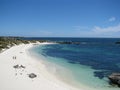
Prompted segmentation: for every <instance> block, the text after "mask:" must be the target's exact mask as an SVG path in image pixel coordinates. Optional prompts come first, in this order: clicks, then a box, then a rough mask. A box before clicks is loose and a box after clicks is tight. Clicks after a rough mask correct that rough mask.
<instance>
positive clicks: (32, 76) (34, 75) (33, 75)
mask: <svg viewBox="0 0 120 90" xmlns="http://www.w3.org/2000/svg"><path fill="white" fill-rule="evenodd" d="M28 76H29V78H35V77H37V75H36V74H34V73H31V74H28Z"/></svg>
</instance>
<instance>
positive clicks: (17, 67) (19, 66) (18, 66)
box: [13, 64, 25, 69]
mask: <svg viewBox="0 0 120 90" xmlns="http://www.w3.org/2000/svg"><path fill="white" fill-rule="evenodd" d="M13 68H15V69H20V68H25V66H23V65H18V64H17V65H15V66H13Z"/></svg>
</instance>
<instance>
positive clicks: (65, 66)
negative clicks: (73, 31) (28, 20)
mask: <svg viewBox="0 0 120 90" xmlns="http://www.w3.org/2000/svg"><path fill="white" fill-rule="evenodd" d="M26 39H32V40H33V39H35V40H49V41H72V42H80V44H79V45H75V44H48V45H40V46H35V47H33V48H32V49H31V50H30V51H31V52H33V53H34V54H36V56H37V57H38V58H39V56H40V57H42V58H43V60H44V61H45V62H47V63H46V67H48V71H49V72H51V73H52V74H54V75H56V76H57V77H58V78H60V79H61V80H63V81H64V82H66V83H69V84H70V85H73V86H75V87H77V88H79V87H81V86H83V87H88V88H90V90H96V89H97V90H119V89H120V88H118V87H116V86H112V85H110V84H109V80H108V76H109V75H110V74H111V73H114V72H120V45H118V44H115V42H117V41H120V38H26Z"/></svg>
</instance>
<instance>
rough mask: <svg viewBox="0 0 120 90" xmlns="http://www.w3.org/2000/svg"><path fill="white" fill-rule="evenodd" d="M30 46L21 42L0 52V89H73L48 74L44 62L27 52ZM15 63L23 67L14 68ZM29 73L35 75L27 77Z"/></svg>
mask: <svg viewBox="0 0 120 90" xmlns="http://www.w3.org/2000/svg"><path fill="white" fill-rule="evenodd" d="M44 44H45V43H44ZM32 46H33V44H26V45H25V44H21V45H18V46H14V47H11V48H10V49H8V50H6V51H4V52H2V53H0V90H27V89H29V90H74V88H72V87H71V86H69V85H67V84H65V83H63V82H61V81H59V80H58V79H56V78H55V77H53V76H52V75H50V74H49V73H48V72H47V70H46V69H45V66H44V64H42V63H41V62H39V61H37V60H35V58H32V57H31V56H30V55H29V54H28V53H27V50H28V49H29V48H31V47H32ZM13 56H15V57H16V59H13ZM15 65H23V66H25V68H18V69H15V68H14V67H13V66H15ZM30 73H34V74H36V75H37V77H36V78H33V79H31V78H29V76H28V74H30ZM79 90H80V89H79ZM81 90H82V89H81Z"/></svg>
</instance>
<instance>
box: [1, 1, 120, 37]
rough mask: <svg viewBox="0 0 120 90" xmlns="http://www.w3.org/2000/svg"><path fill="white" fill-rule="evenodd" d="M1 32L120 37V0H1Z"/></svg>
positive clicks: (3, 34)
mask: <svg viewBox="0 0 120 90" xmlns="http://www.w3.org/2000/svg"><path fill="white" fill-rule="evenodd" d="M0 36H29V37H120V0H0Z"/></svg>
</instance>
